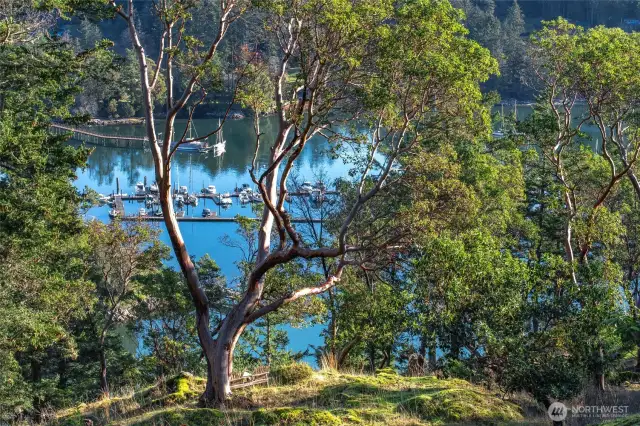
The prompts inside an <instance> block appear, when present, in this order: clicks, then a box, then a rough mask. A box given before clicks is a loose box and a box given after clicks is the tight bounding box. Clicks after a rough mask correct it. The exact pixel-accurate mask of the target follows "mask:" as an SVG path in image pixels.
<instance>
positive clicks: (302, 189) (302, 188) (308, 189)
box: [300, 181, 313, 193]
mask: <svg viewBox="0 0 640 426" xmlns="http://www.w3.org/2000/svg"><path fill="white" fill-rule="evenodd" d="M311 191H313V185H312V184H311V182H308V181H307V182H303V183H302V185H300V192H307V193H311Z"/></svg>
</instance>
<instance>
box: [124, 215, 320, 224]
mask: <svg viewBox="0 0 640 426" xmlns="http://www.w3.org/2000/svg"><path fill="white" fill-rule="evenodd" d="M119 219H120V220H125V221H130V222H133V221H144V222H162V221H164V217H162V216H151V215H147V216H138V215H122V216H121V217H120V218H119ZM249 219H252V220H260V218H257V217H250V218H249ZM176 220H177V221H178V222H237V221H238V220H237V219H236V218H235V217H221V216H208V217H190V216H178V217H176ZM291 222H292V223H322V219H305V218H292V219H291Z"/></svg>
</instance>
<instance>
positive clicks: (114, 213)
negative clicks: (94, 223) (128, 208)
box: [109, 209, 120, 219]
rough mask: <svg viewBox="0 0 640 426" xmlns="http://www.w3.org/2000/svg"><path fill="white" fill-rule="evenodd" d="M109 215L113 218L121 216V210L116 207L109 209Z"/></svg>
mask: <svg viewBox="0 0 640 426" xmlns="http://www.w3.org/2000/svg"><path fill="white" fill-rule="evenodd" d="M109 217H110V218H111V219H115V218H116V217H120V211H119V210H116V209H111V210H109Z"/></svg>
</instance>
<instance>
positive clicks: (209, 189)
mask: <svg viewBox="0 0 640 426" xmlns="http://www.w3.org/2000/svg"><path fill="white" fill-rule="evenodd" d="M203 191H204V192H205V193H206V194H215V193H216V186H215V185H209V186H207V187H206V188H205V189H204V190H203Z"/></svg>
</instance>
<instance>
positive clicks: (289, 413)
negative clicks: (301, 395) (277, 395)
mask: <svg viewBox="0 0 640 426" xmlns="http://www.w3.org/2000/svg"><path fill="white" fill-rule="evenodd" d="M252 420H253V423H254V424H255V425H256V426H258V425H288V426H306V425H309V426H325V425H327V426H331V425H341V424H342V422H341V421H340V419H339V418H338V417H336V416H334V415H333V414H331V412H329V411H326V410H312V409H308V408H276V409H273V410H265V409H260V410H258V411H255V412H254V413H253V416H252Z"/></svg>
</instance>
